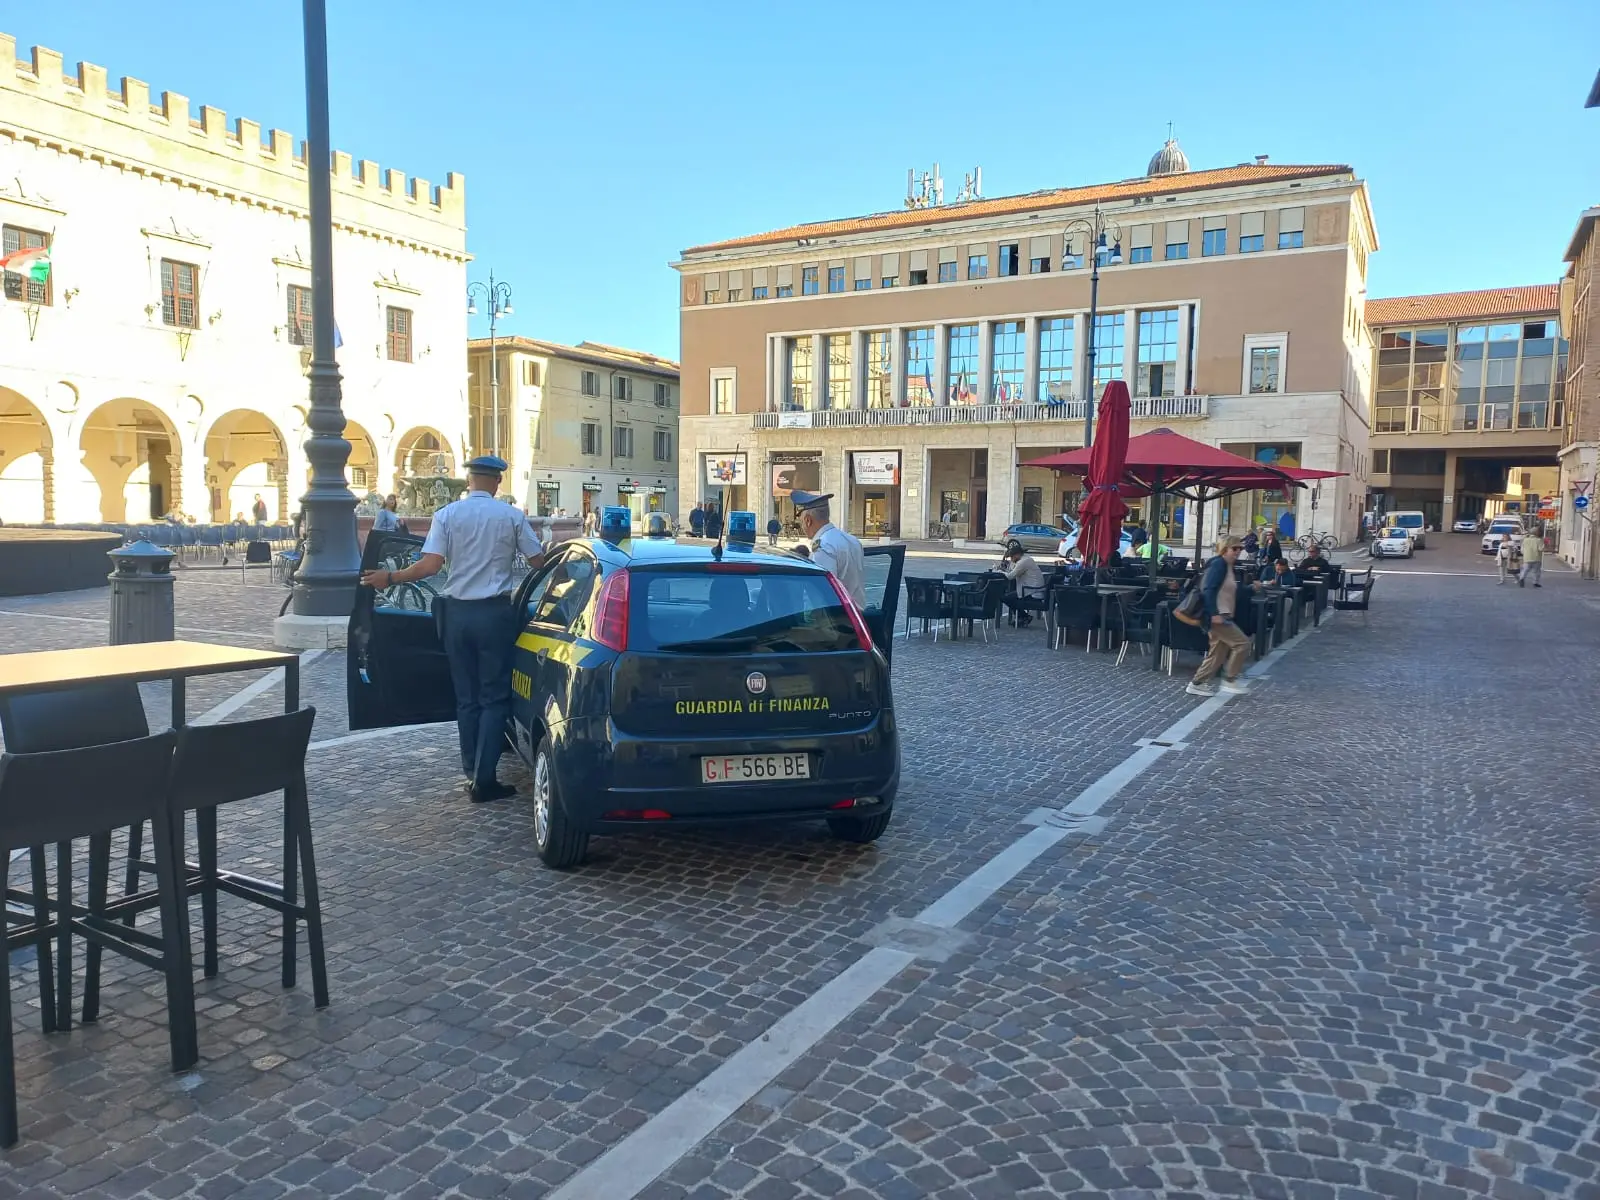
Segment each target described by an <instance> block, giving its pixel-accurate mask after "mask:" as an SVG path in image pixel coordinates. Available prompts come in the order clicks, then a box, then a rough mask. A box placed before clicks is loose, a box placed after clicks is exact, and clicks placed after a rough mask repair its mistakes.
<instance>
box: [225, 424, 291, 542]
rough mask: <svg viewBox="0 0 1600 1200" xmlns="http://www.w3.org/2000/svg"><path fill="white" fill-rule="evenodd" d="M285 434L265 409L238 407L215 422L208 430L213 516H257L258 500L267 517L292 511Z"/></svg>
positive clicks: (246, 518)
mask: <svg viewBox="0 0 1600 1200" xmlns="http://www.w3.org/2000/svg"><path fill="white" fill-rule="evenodd" d="M287 445H288V443H286V442H285V441H284V439H283V434H281V433H280V432H278V427H277V426H276V425H274V424H273V423H272V421H271V420H270V419H268V418H267V417H266V416H265V415H264V414H262V413H258V412H256V411H254V410H253V409H248V408H236V409H233V410H232V411H231V412H225V413H223V414H222V415H221V416H220V417H218V418H217V419H216V420H215V421H214V422H212V425H211V430H210V432H208V433H207V434H206V486H207V487H208V488H209V489H210V491H211V509H210V512H211V519H212V520H213V521H234V520H243V521H253V520H257V519H258V517H259V514H258V513H257V512H256V505H257V502H258V501H259V502H260V503H261V504H262V505H264V506H265V509H266V520H268V521H283V520H287V519H288V516H289V510H288V503H289V497H288V495H287V494H286V492H287V489H286V488H285V486H284V484H285V483H286V478H285V471H286V468H287V466H288V461H287V460H288V453H287V449H286V447H287Z"/></svg>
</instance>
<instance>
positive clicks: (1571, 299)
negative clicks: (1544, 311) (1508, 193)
mask: <svg viewBox="0 0 1600 1200" xmlns="http://www.w3.org/2000/svg"><path fill="white" fill-rule="evenodd" d="M1597 221H1600V208H1591V209H1589V210H1587V211H1586V212H1585V213H1584V214H1583V215H1582V216H1581V217H1579V219H1578V228H1577V229H1576V230H1575V231H1574V232H1573V235H1572V240H1571V241H1569V242H1568V243H1567V252H1566V255H1565V259H1566V264H1567V271H1566V275H1565V276H1564V277H1563V279H1562V281H1561V321H1562V326H1563V328H1565V329H1566V330H1567V331H1568V337H1569V340H1570V343H1571V347H1572V348H1571V351H1570V353H1569V354H1568V356H1567V370H1566V375H1565V384H1566V393H1567V395H1566V399H1567V404H1566V412H1565V414H1564V415H1565V420H1564V422H1563V423H1562V425H1561V457H1560V461H1561V482H1560V488H1559V492H1558V498H1559V500H1560V502H1561V536H1560V539H1559V541H1558V542H1557V549H1558V552H1559V553H1560V554H1561V557H1562V558H1564V559H1566V560H1567V561H1568V562H1569V563H1571V564H1573V565H1574V566H1575V567H1577V568H1578V569H1579V570H1580V571H1582V572H1583V574H1584V575H1585V576H1586V577H1587V578H1590V579H1593V578H1595V577H1596V576H1597V575H1600V521H1597V518H1596V506H1600V496H1596V495H1595V479H1596V477H1597V469H1596V468H1597V467H1600V238H1597V237H1596V236H1595V223H1596V222H1597ZM1580 496H1582V497H1584V498H1586V499H1587V500H1588V501H1589V502H1588V503H1587V504H1585V505H1584V506H1583V507H1581V508H1580V507H1579V506H1578V498H1579V497H1580Z"/></svg>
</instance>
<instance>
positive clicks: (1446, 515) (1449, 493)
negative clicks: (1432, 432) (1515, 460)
mask: <svg viewBox="0 0 1600 1200" xmlns="http://www.w3.org/2000/svg"><path fill="white" fill-rule="evenodd" d="M1459 461H1460V455H1458V454H1457V453H1456V451H1454V450H1446V451H1445V452H1444V509H1443V511H1442V512H1441V513H1440V516H1439V532H1440V533H1449V532H1450V526H1452V525H1454V524H1455V522H1456V505H1457V501H1456V489H1457V488H1458V487H1459V486H1460V480H1459V479H1458V478H1457V477H1456V475H1457V467H1458V464H1459ZM1523 507H1524V508H1526V507H1527V505H1526V503H1524V505H1523Z"/></svg>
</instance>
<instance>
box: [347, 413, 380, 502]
mask: <svg viewBox="0 0 1600 1200" xmlns="http://www.w3.org/2000/svg"><path fill="white" fill-rule="evenodd" d="M344 440H345V441H347V442H349V443H350V459H349V463H348V469H349V472H350V490H351V491H352V492H354V493H355V495H356V499H357V500H364V499H366V498H367V496H368V495H369V494H371V493H373V492H376V491H379V490H380V489H381V488H382V487H383V479H382V478H381V475H380V473H379V471H378V443H377V442H375V441H373V440H372V435H371V434H370V433H368V432H367V431H366V430H365V429H364V428H362V427H361V426H360V425H359V424H357V423H356V422H355V421H346V422H345V423H344Z"/></svg>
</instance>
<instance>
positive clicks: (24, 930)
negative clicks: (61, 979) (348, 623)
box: [0, 641, 300, 1029]
mask: <svg viewBox="0 0 1600 1200" xmlns="http://www.w3.org/2000/svg"><path fill="white" fill-rule="evenodd" d="M274 667H282V668H283V675H284V680H283V708H284V711H285V712H294V711H296V710H297V709H299V707H300V657H299V655H296V654H286V653H283V652H282V651H277V650H245V649H241V648H239V647H237V646H218V645H214V644H212V643H210V642H180V641H173V642H134V643H130V644H128V645H123V646H85V647H82V648H79V649H76V650H36V651H30V652H28V653H24V654H0V696H27V695H35V694H38V693H40V692H55V691H63V690H67V689H70V688H79V687H86V686H89V685H91V684H96V683H108V682H111V681H113V680H117V681H131V682H134V683H148V682H151V681H154V680H161V679H165V680H170V681H171V683H172V726H173V728H174V729H181V728H182V727H183V726H184V725H185V724H186V723H187V722H188V706H187V702H186V687H185V685H186V683H187V681H188V680H189V679H192V678H195V677H197V676H202V675H221V674H226V673H228V672H231V671H260V670H265V669H271V668H274ZM152 836H156V835H155V832H154V831H152ZM295 845H296V839H295V837H294V835H293V832H292V827H291V825H290V823H289V817H288V803H287V801H286V802H285V804H284V854H285V856H287V855H289V854H292V853H293V852H294V847H295ZM58 853H61V854H65V853H66V851H65V850H60V851H58ZM138 853H139V850H138V844H137V842H133V843H130V849H129V858H130V860H133V859H136V858H137V857H138ZM198 870H199V868H198V867H196V866H194V865H193V864H189V865H188V866H187V867H186V872H187V874H188V875H189V876H190V878H191V879H193V878H194V877H195V876H196V874H197V873H198ZM219 874H220V876H221V877H222V878H230V877H233V876H232V873H230V872H226V871H224V872H220V873H219ZM137 878H138V875H137V869H136V868H135V867H134V865H133V863H132V862H131V861H130V864H129V869H128V885H129V886H128V891H129V892H130V893H132V891H133V888H134V885H135V884H136V883H137ZM238 878H240V879H244V878H245V877H243V876H238ZM252 882H255V881H252ZM150 902H151V896H149V895H142V894H141V895H131V894H130V895H127V896H125V897H124V898H122V899H121V900H116V901H113V902H112V903H111V904H109V905H108V906H107V909H106V915H107V916H109V917H116V916H119V915H123V914H125V913H128V912H138V911H141V910H142V909H144V908H148V907H149V906H150ZM37 937H38V934H37V931H35V930H34V929H32V928H31V927H28V926H22V927H17V926H11V927H10V928H8V930H7V933H6V949H7V950H8V951H9V950H11V949H14V948H16V947H19V946H22V945H26V944H30V943H32V942H33V941H35V940H36V939H37ZM70 963H71V957H70V955H67V954H62V955H61V962H60V964H58V967H59V966H60V965H61V964H70ZM68 982H70V977H69V980H68ZM56 1002H57V1005H58V1008H59V1009H60V1010H61V1012H60V1015H59V1017H58V1022H59V1024H60V1027H61V1028H63V1029H67V1028H71V1024H72V1020H71V1011H72V1009H71V1005H72V994H71V991H70V990H69V988H68V987H66V986H61V987H58V988H57V990H56Z"/></svg>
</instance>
